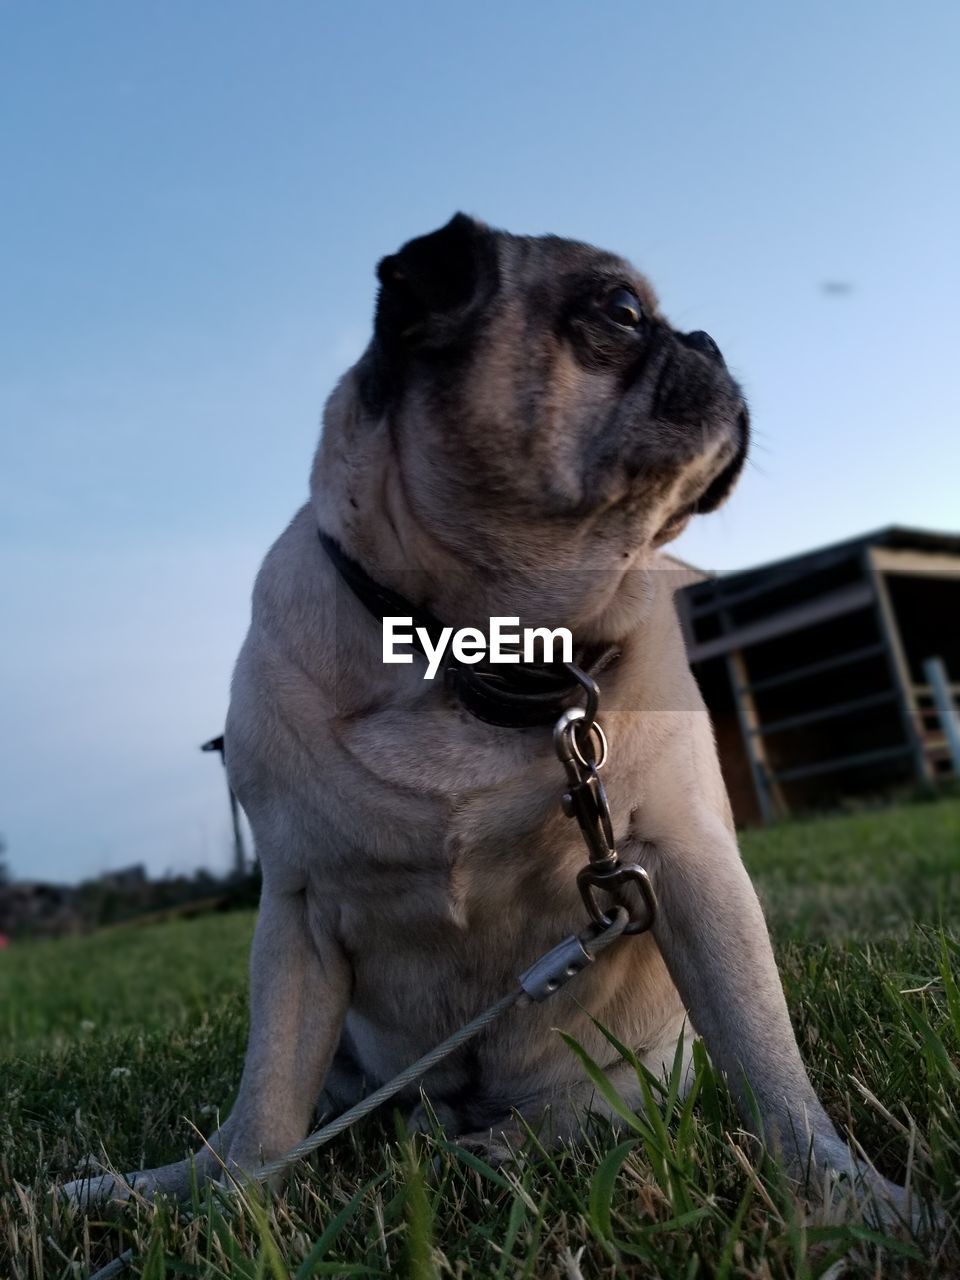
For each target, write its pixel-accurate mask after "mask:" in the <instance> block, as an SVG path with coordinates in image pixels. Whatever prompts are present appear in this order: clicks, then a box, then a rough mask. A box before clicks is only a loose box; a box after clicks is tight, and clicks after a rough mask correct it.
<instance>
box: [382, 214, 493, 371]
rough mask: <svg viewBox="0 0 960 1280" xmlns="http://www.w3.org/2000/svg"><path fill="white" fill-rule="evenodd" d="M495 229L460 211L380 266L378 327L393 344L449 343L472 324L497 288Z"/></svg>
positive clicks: (389, 342)
mask: <svg viewBox="0 0 960 1280" xmlns="http://www.w3.org/2000/svg"><path fill="white" fill-rule="evenodd" d="M495 240H496V237H495V233H494V232H492V231H491V230H490V228H489V227H487V226H485V225H484V224H483V223H482V222H477V221H476V220H475V219H473V218H469V217H467V215H466V214H463V213H457V214H454V216H453V217H452V218H451V219H450V221H449V222H448V223H447V225H446V226H445V227H441V228H440V229H439V231H432V232H431V233H430V234H429V235H425V236H418V237H417V238H416V239H415V240H409V241H408V242H407V243H406V244H405V245H404V246H403V248H402V249H401V250H400V251H399V252H398V253H394V254H391V255H390V257H388V258H384V259H383V260H382V261H381V262H380V264H379V265H378V267H377V277H378V279H379V281H380V293H379V296H378V298H377V313H376V319H375V322H374V332H375V334H376V337H377V340H378V341H379V342H382V343H384V344H387V345H389V346H391V347H393V346H395V345H396V344H402V345H404V346H406V347H409V348H413V347H421V348H423V347H427V348H429V347H433V348H438V347H444V346H447V345H449V344H450V343H451V342H454V341H456V340H457V339H458V338H461V337H462V336H463V335H464V334H465V332H467V331H468V330H469V328H470V324H471V321H472V320H473V319H474V318H475V316H476V315H477V314H478V312H479V310H480V308H481V307H482V306H483V304H484V302H485V301H487V300H488V299H489V298H490V297H491V296H492V294H493V293H494V292H495V290H496V287H497V254H496V243H495Z"/></svg>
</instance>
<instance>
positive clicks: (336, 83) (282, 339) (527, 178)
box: [0, 0, 960, 880]
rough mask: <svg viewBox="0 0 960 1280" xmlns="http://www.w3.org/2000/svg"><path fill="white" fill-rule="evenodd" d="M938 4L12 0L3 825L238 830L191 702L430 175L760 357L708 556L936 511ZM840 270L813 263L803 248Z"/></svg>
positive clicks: (165, 843)
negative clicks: (581, 242) (746, 447)
mask: <svg viewBox="0 0 960 1280" xmlns="http://www.w3.org/2000/svg"><path fill="white" fill-rule="evenodd" d="M958 63H960V8H958V6H957V5H956V4H955V3H953V2H952V0H943V2H942V3H918V4H913V5H905V4H902V3H898V4H892V3H885V2H883V0H879V2H878V0H869V2H868V0H857V2H854V0H845V3H843V4H836V3H830V4H827V3H819V2H818V3H805V4H803V5H799V4H798V5H794V6H791V7H790V9H789V11H788V9H787V6H784V5H773V4H767V3H759V2H757V3H737V4H717V3H715V2H712V3H699V2H698V0H687V3H684V4H682V5H670V4H653V3H641V2H638V0H634V2H632V3H623V4H617V3H591V4H589V5H588V4H586V3H580V4H569V3H557V2H556V0H554V2H552V3H532V2H531V3H513V4H505V3H502V2H499V0H498V2H497V3H492V4H491V3H485V4H483V5H479V4H471V5H466V4H455V3H449V2H448V3H443V4H440V3H416V4H415V3H376V4H373V3H363V2H361V3H357V2H351V3H349V4H347V3H332V2H329V0H328V2H322V0H313V2H312V3H290V2H288V0H278V2H274V3H269V4H268V3H265V2H264V3H257V4H250V3H237V2H232V3H229V4H228V3H210V2H203V0H201V2H199V3H186V2H185V0H173V2H172V3H166V4H162V5H160V4H148V3H146V2H143V3H128V2H126V0H125V2H124V3H107V2H105V0H87V2H85V3H82V4H78V3H54V2H51V3H47V4H43V5H30V4H28V3H26V2H25V0H24V2H23V3H20V4H18V5H15V4H9V3H8V4H5V5H3V6H2V8H0V174H2V185H3V198H2V200H0V254H2V273H0V294H2V306H0V430H2V449H0V538H2V550H0V566H2V577H3V587H2V592H3V596H2V599H3V610H2V621H0V672H2V677H0V678H2V690H0V698H2V701H0V727H2V740H0V832H3V833H4V834H5V836H6V838H7V840H8V843H9V858H10V860H11V862H12V866H13V869H14V871H15V872H17V873H19V874H20V875H24V876H43V877H49V878H62V879H68V880H69V879H76V878H78V877H80V876H82V875H86V874H90V873H93V872H96V871H98V870H100V869H103V868H107V867H110V866H121V865H125V864H127V863H131V862H135V861H146V862H147V863H148V865H149V866H150V868H151V869H152V870H153V871H155V872H161V871H163V870H164V869H166V868H184V867H190V866H194V865H197V864H199V863H206V864H207V865H209V866H213V867H218V868H222V867H224V866H225V865H226V862H227V858H228V851H227V850H228V844H227V811H226V803H225V799H224V794H223V779H222V777H221V773H220V769H219V765H218V764H217V762H216V760H215V759H212V758H210V757H203V756H201V755H200V753H199V752H198V751H197V744H199V743H200V742H201V741H202V740H203V739H204V738H206V737H208V736H210V735H212V734H214V733H216V732H218V731H219V729H220V726H221V724H222V722H223V716H224V713H225V710H226V703H227V689H228V681H229V675H230V669H231V665H232V662H233V659H234V656H235V653H236V650H237V648H238V646H239V644H240V641H241V639H242V636H243V632H244V629H245V625H246V618H247V609H248V598H249V590H250V586H251V582H252V579H253V576H254V573H255V571H256V568H257V565H258V562H259V560H260V558H261V556H262V554H263V553H264V551H265V549H266V547H267V545H268V544H269V542H270V541H271V540H272V539H273V537H274V536H275V535H276V534H277V533H278V532H279V530H280V529H281V528H282V526H283V525H284V523H285V522H286V520H287V519H288V517H289V516H290V514H291V513H292V512H293V510H294V509H295V508H296V507H297V506H298V505H299V504H300V503H301V501H302V500H303V498H304V496H305V492H306V477H307V469H308V465H309V461H310V455H311V451H312V449H313V446H314V443H315V438H316V434H317V426H318V419H319V414H320V410H321V407H322V403H323V400H324V398H325V396H326V394H327V392H328V390H329V389H330V387H331V385H332V383H333V381H334V379H335V377H336V376H337V374H338V373H339V372H340V371H341V370H342V369H343V368H344V367H345V366H346V364H347V363H349V362H350V361H351V360H352V358H353V357H354V356H355V355H356V354H357V353H358V352H359V351H360V350H361V348H362V346H363V345H364V342H365V339H366V334H367V331H368V327H369V320H370V313H371V306H372V299H373V274H372V272H373V265H374V263H375V261H376V259H377V258H378V257H379V256H380V255H382V254H384V253H386V252H390V251H392V250H393V249H395V248H396V247H397V246H398V245H399V244H400V243H401V242H402V241H403V240H404V239H406V238H407V237H409V236H411V235H414V234H418V233H420V232H423V231H426V230H429V229H432V228H433V227H435V226H437V225H439V224H440V223H442V222H443V221H445V220H446V219H447V218H448V217H449V215H450V214H451V213H452V212H453V211H454V210H455V209H458V208H462V209H465V210H467V211H469V212H472V213H475V214H477V215H479V216H481V217H483V218H485V219H486V220H487V221H490V222H493V223H495V224H499V225H501V226H504V227H507V228H508V229H510V230H514V231H524V232H541V231H554V232H558V233H560V234H566V235H573V236H577V237H579V238H583V239H587V240H591V241H594V242H597V243H599V244H602V245H604V246H606V247H608V248H611V249H614V250H617V251H619V252H621V253H623V254H625V255H627V256H629V257H631V258H632V259H633V260H634V261H635V262H636V263H637V264H638V265H639V266H640V267H641V268H642V269H644V270H646V271H647V272H648V273H649V275H650V276H651V278H652V279H653V281H654V283H655V285H656V287H657V289H658V290H659V292H660V295H661V297H662V299H663V302H664V306H665V308H666V311H667V314H668V315H669V316H670V317H671V318H672V319H673V320H674V322H675V323H677V324H678V325H680V326H683V327H687V328H705V329H707V330H708V331H709V332H710V333H712V334H713V336H714V337H715V338H716V339H717V341H718V342H719V343H720V345H721V347H722V348H723V350H724V352H725V354H726V356H727V359H728V361H729V363H730V364H731V366H732V367H733V368H734V370H735V371H736V373H737V374H738V375H739V376H740V378H741V379H742V381H743V383H744V385H745V386H746V388H747V391H748V394H749V396H750V399H751V403H752V407H753V418H754V423H755V427H756V435H757V444H756V450H755V454H754V464H753V466H752V467H751V469H750V471H749V473H748V475H747V476H746V478H745V480H744V481H743V483H742V485H741V487H740V489H739V491H738V493H737V494H736V495H735V497H734V499H733V502H732V503H731V505H730V506H729V507H728V508H727V509H725V510H723V511H721V512H720V513H718V514H717V515H715V516H713V517H710V518H708V519H705V520H703V521H702V522H701V524H700V525H699V526H698V527H696V528H695V529H693V530H692V531H691V532H690V533H688V534H687V535H685V536H684V538H683V539H682V540H681V542H680V543H678V544H677V550H678V551H679V552H680V553H681V554H683V555H686V556H687V557H688V558H689V559H691V560H693V561H695V562H698V563H700V564H702V565H704V566H705V567H709V568H733V567H739V566H743V565H747V564H750V563H752V562H754V561H757V560H760V559H769V558H771V557H774V556H777V555H780V554H787V553H789V552H792V551H797V550H802V549H804V548H807V547H810V546H812V545H816V544H818V543H823V542H828V541H830V540H832V539H834V538H838V537H841V536H844V535H847V534H854V533H857V532H860V531H863V530H865V529H868V528H871V527H874V526H878V525H882V524H886V523H888V522H891V521H899V522H904V523H914V524H919V525H928V526H932V527H940V528H952V529H957V528H958V527H960V499H958V496H957V494H958V492H960V489H958V476H960V466H958V463H960V456H958V454H960V450H958V443H957V441H958V412H957V410H958V390H957V368H958V357H957V336H958V324H957V315H958V309H960V278H958V276H960V272H958V254H957V242H956V232H957V227H958V226H960V201H958V191H960V179H958V155H960V147H958V123H960V92H958V76H957V66H958ZM827 280H841V281H849V282H850V283H851V284H852V285H853V291H852V292H851V293H849V294H848V295H846V296H843V297H830V296H826V295H825V294H824V293H823V292H822V291H821V287H820V286H821V283H822V282H823V281H827Z"/></svg>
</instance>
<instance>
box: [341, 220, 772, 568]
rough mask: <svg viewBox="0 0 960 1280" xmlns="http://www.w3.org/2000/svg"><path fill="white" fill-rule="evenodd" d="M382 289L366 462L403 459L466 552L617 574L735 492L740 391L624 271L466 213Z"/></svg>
mask: <svg viewBox="0 0 960 1280" xmlns="http://www.w3.org/2000/svg"><path fill="white" fill-rule="evenodd" d="M377 274H378V277H379V280H380V292H379V297H378V300H377V308H376V319H375V325H374V336H373V340H372V342H371V344H370V346H369V348H368V350H367V351H366V353H365V354H364V356H363V357H362V359H361V360H360V362H359V363H358V365H357V366H356V368H355V370H354V371H353V372H352V374H351V375H350V376H349V377H348V379H347V380H345V384H344V386H345V387H346V388H348V390H349V395H350V397H351V404H350V417H351V420H352V422H353V428H352V430H351V433H350V434H351V436H352V442H351V445H350V446H349V447H350V448H352V449H354V450H359V452H361V453H365V452H366V450H365V448H364V445H363V439H362V437H363V435H364V433H375V434H379V435H381V436H383V437H384V438H385V439H386V440H387V441H388V442H389V452H390V459H391V461H390V465H391V467H392V468H394V469H395V475H394V483H396V484H398V485H400V486H401V487H402V489H403V492H404V501H405V503H406V504H407V506H408V507H409V509H410V510H411V511H412V512H413V514H414V517H415V519H416V521H417V522H418V523H419V524H420V525H421V526H422V527H423V528H425V529H426V530H428V532H429V533H430V534H431V536H433V537H434V538H436V539H438V540H439V541H441V542H442V543H443V544H444V545H445V546H447V547H448V548H450V549H451V550H453V551H455V552H457V553H461V554H469V552H470V551H471V550H472V551H474V552H476V550H477V549H478V548H482V555H483V556H484V557H485V558H486V560H487V562H488V563H492V564H493V565H495V566H497V567H507V564H508V561H509V558H510V551H509V548H511V547H512V548H514V549H516V548H521V549H524V548H525V549H526V550H527V552H528V558H532V556H533V554H534V548H535V547H536V554H538V555H540V556H541V561H540V562H541V564H542V563H543V560H542V552H543V539H544V537H547V539H548V541H549V540H551V539H552V544H553V546H554V548H557V547H559V546H560V545H561V544H562V545H564V546H575V548H576V560H577V563H579V564H583V563H584V562H585V558H586V562H587V563H590V562H592V563H593V564H595V565H597V566H598V567H600V566H610V567H613V566H614V565H615V564H616V563H618V562H619V563H623V561H624V560H625V559H627V558H631V557H635V556H636V555H637V554H638V553H642V551H643V550H645V549H646V550H649V549H650V548H652V547H654V546H658V545H660V544H661V543H663V542H666V541H668V540H669V539H670V538H672V537H674V536H675V535H676V534H677V533H679V531H680V530H681V528H682V527H683V526H684V524H685V523H686V521H687V520H688V519H689V518H690V516H691V515H692V514H694V513H695V512H701V511H703V512H705V511H712V510H713V509H714V508H715V507H717V506H718V505H719V504H720V502H722V501H723V499H724V498H725V497H726V495H727V493H728V492H729V491H730V489H731V487H732V486H733V484H734V482H735V480H736V478H737V476H738V474H739V472H740V469H741V467H742V465H743V462H744V459H745V457H746V452H747V444H748V421H747V412H746V408H745V405H744V400H743V396H742V394H741V392H740V389H739V387H738V386H737V384H736V382H735V381H734V380H733V378H732V377H731V375H730V373H729V371H728V370H727V367H726V365H725V364H724V361H723V357H722V356H721V354H720V351H719V349H718V347H717V346H716V344H715V343H714V342H713V340H712V339H711V338H710V337H709V336H708V335H707V334H706V333H702V332H696V333H686V334H685V333H679V332H678V331H676V330H675V329H673V328H672V327H671V326H670V325H669V324H668V322H667V321H666V320H665V319H664V317H663V315H662V314H661V312H660V310H659V307H658V305H657V300H656V298H655V296H654V294H653V292H652V290H651V288H650V286H649V284H648V283H647V282H646V280H644V278H643V277H642V276H641V275H639V274H638V273H637V271H636V270H635V269H634V268H633V267H632V266H630V265H629V263H627V262H624V261H623V260H622V259H621V258H618V257H615V256H614V255H612V254H609V253H605V252H603V251H601V250H599V249H595V248H593V247H591V246H589V245H586V244H581V243H579V242H577V241H572V240H563V239H560V238H558V237H556V236H540V237H532V236H515V235H510V234H508V233H506V232H502V231H497V230H493V229H491V228H489V227H487V226H485V225H484V224H482V223H479V222H477V221H475V220H474V219H472V218H469V217H466V216H464V215H463V214H457V215H456V216H455V217H454V218H453V219H452V220H451V221H450V222H449V223H447V225H446V226H445V227H442V228H441V229H440V230H439V231H434V232H432V233H431V234H430V235H425V236H421V237H418V238H417V239H415V240H411V241H409V242H408V243H407V244H405V245H404V246H403V248H401V249H400V250H399V252H397V253H395V254H393V255H391V256H390V257H387V258H384V259H383V260H382V261H381V262H380V264H379V266H378V268H377ZM344 394H346V391H344V390H343V388H342V389H341V392H340V394H339V396H335V397H334V400H333V401H332V403H333V404H334V405H335V406H336V415H337V416H339V417H341V418H342V417H343V415H344V401H343V396H344ZM334 425H335V424H334ZM330 426H331V423H330V421H329V414H328V429H330ZM343 451H344V447H343V446H341V456H342V452H343ZM560 559H563V557H562V555H561V556H560ZM570 563H573V559H572V558H571V560H570Z"/></svg>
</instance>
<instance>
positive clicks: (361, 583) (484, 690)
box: [317, 529, 620, 729]
mask: <svg viewBox="0 0 960 1280" xmlns="http://www.w3.org/2000/svg"><path fill="white" fill-rule="evenodd" d="M317 532H318V534H319V537H320V543H321V546H322V547H323V549H324V551H326V553H327V555H328V556H329V557H330V559H331V561H332V562H333V564H334V566H335V568H336V570H337V573H338V574H339V575H340V577H341V578H342V579H343V581H344V582H345V583H346V585H347V586H348V587H349V588H350V590H351V591H352V592H353V594H354V595H355V596H356V597H357V599H358V600H359V601H360V602H361V604H363V605H364V607H365V608H366V609H367V610H368V612H370V613H371V614H372V615H373V616H374V617H375V618H376V619H377V620H378V621H380V622H382V621H383V619H384V618H385V617H401V618H412V619H413V626H414V633H413V634H414V644H415V645H416V646H417V647H418V648H419V649H420V650H421V652H423V649H422V646H421V645H420V643H419V640H418V639H417V633H416V628H417V627H422V628H423V629H424V631H426V633H427V634H428V635H429V637H430V641H431V643H432V644H433V645H436V644H437V642H438V640H439V636H440V632H441V628H442V625H443V624H442V623H441V622H440V621H439V619H438V618H436V617H435V616H434V615H433V614H432V613H431V612H430V611H429V610H427V609H422V608H418V607H417V606H416V605H414V604H411V602H410V601H409V600H407V599H405V598H404V597H403V596H402V595H400V594H399V592H397V591H391V590H390V588H389V587H384V586H382V585H381V584H380V583H379V582H376V581H375V580H374V579H373V578H371V577H370V575H369V573H367V571H366V569H364V568H363V566H362V565H359V564H358V563H357V562H356V560H353V559H351V557H350V556H348V555H347V553H346V552H345V551H344V549H343V548H342V547H341V546H340V544H339V543H338V542H337V541H336V540H335V539H334V538H331V537H330V535H329V534H328V533H324V531H323V530H322V529H318V530H317ZM619 656H620V653H619V650H618V649H617V648H616V647H615V646H611V645H604V646H594V647H592V648H583V649H580V650H577V651H576V652H575V653H574V661H573V662H572V663H568V662H517V663H509V664H505V665H504V664H497V665H496V666H493V665H492V664H491V663H489V662H488V661H486V660H484V661H482V662H478V663H472V664H467V663H459V662H458V661H457V660H456V658H455V657H454V655H453V653H452V652H451V651H450V649H449V647H448V648H447V650H446V653H445V655H444V660H443V661H444V668H443V677H444V684H445V686H446V688H448V689H452V690H453V692H454V693H455V694H456V695H457V697H458V698H459V700H460V702H461V703H462V705H463V706H464V707H465V708H466V710H467V711H469V712H470V713H471V714H472V715H475V716H476V717H477V719H478V720H484V721H485V722H486V723H487V724H495V725H501V726H504V727H508V728H513V729H526V728H532V727H534V726H537V725H547V724H554V723H555V722H556V720H557V718H558V717H559V715H560V713H561V712H562V711H564V710H565V709H566V708H567V707H569V706H570V705H571V704H572V703H573V702H575V700H576V696H577V694H578V693H579V692H581V691H582V688H583V682H582V680H581V679H579V678H578V677H577V676H576V675H574V674H573V671H574V669H576V670H578V671H581V672H585V673H586V674H587V675H588V676H591V677H595V676H597V675H599V674H600V672H601V671H603V670H605V669H606V668H607V667H609V666H610V665H611V663H613V662H615V661H616V660H617V658H619Z"/></svg>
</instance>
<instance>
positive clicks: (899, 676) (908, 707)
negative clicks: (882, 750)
mask: <svg viewBox="0 0 960 1280" xmlns="http://www.w3.org/2000/svg"><path fill="white" fill-rule="evenodd" d="M865 565H866V569H867V572H868V574H869V576H870V579H871V582H872V584H873V594H874V601H875V606H876V615H877V622H878V625H879V628H880V635H881V637H882V639H883V642H884V645H885V646H886V650H887V662H888V665H889V667H890V675H891V678H892V679H893V684H894V688H895V689H896V690H897V693H898V694H899V702H900V718H901V720H902V722H903V730H904V734H905V737H906V741H907V743H908V744H909V745H910V747H911V749H912V751H913V768H914V773H915V774H916V777H917V781H918V782H919V783H920V784H921V786H930V785H931V784H932V783H933V768H932V766H931V764H930V761H929V759H928V758H927V752H926V749H925V747H924V745H923V738H922V736H921V734H920V728H919V726H920V708H919V705H918V703H917V697H916V694H915V692H914V688H913V680H912V679H911V677H910V664H909V663H908V662H907V656H906V654H905V653H904V649H903V642H902V641H901V639H900V630H899V628H898V627H897V617H896V614H895V613H894V610H893V605H892V603H891V601H890V592H889V591H888V590H887V583H886V580H885V578H884V576H883V574H882V572H881V571H880V569H879V568H878V567H877V562H876V560H875V558H874V554H873V548H872V547H867V548H866V551H865Z"/></svg>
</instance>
